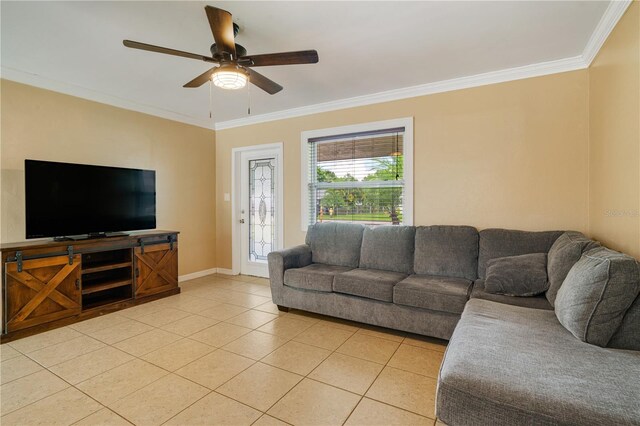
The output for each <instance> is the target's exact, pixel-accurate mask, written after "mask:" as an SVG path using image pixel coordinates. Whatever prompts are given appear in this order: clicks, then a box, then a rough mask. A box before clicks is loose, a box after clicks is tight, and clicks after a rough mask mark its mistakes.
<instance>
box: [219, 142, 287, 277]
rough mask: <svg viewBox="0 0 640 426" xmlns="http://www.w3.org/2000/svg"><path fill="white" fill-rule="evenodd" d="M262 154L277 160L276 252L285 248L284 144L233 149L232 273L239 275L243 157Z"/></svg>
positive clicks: (277, 143)
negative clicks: (239, 214) (247, 154)
mask: <svg viewBox="0 0 640 426" xmlns="http://www.w3.org/2000/svg"><path fill="white" fill-rule="evenodd" d="M252 151H253V152H255V153H256V154H257V153H262V152H264V154H265V157H271V156H272V157H274V158H275V159H276V178H277V182H276V191H277V192H276V197H277V201H276V238H277V243H278V244H277V245H276V246H275V247H274V249H275V250H281V249H282V248H283V247H284V170H283V163H284V161H283V156H284V150H283V144H282V142H276V143H270V144H263V145H251V146H243V147H240V148H232V149H231V259H232V260H231V273H232V274H233V275H238V274H239V273H240V269H241V259H242V243H241V241H240V240H239V239H240V236H241V235H242V231H241V228H240V219H239V217H238V209H239V208H240V205H241V198H240V197H241V196H242V188H241V187H240V185H241V182H242V176H241V175H240V173H241V171H242V164H241V157H242V154H243V153H246V152H252ZM265 271H266V272H265V275H266V276H268V275H269V273H268V269H266V268H265Z"/></svg>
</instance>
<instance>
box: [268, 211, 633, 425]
mask: <svg viewBox="0 0 640 426" xmlns="http://www.w3.org/2000/svg"><path fill="white" fill-rule="evenodd" d="M540 262H544V264H543V266H542V268H543V269H542V275H543V278H544V280H545V281H544V282H543V284H545V286H546V287H545V289H546V288H547V287H548V289H547V290H546V291H545V292H543V293H541V294H538V295H535V296H529V297H514V296H513V295H507V294H510V293H509V291H505V290H504V289H502V291H500V292H496V291H495V288H496V285H497V286H498V288H501V286H503V285H506V286H507V287H508V286H509V285H510V283H511V284H513V283H514V282H516V284H522V283H525V284H526V285H535V284H536V282H535V281H536V279H535V277H536V275H537V276H538V278H539V275H540V269H541V268H540V267H539V265H538V263H540ZM504 264H506V275H505V276H506V278H505V276H499V277H498V278H496V273H497V272H496V271H498V270H499V269H497V268H503V269H504ZM501 265H503V266H501ZM536 268H537V269H536ZM503 272H504V271H503ZM518 274H520V275H518ZM269 275H270V282H271V291H272V297H273V301H274V303H276V304H277V305H278V306H279V307H280V308H281V309H283V310H286V309H288V308H296V309H301V310H305V311H309V312H315V313H320V314H325V315H330V316H335V317H338V318H344V319H349V320H354V321H359V322H363V323H367V324H373V325H378V326H382V327H388V328H393V329H397V330H403V331H407V332H412V333H417V334H422V335H426V336H432V337H437V338H441V339H447V340H450V342H449V345H448V347H447V351H446V354H445V358H444V361H443V364H442V366H441V370H440V375H439V378H438V391H437V403H436V412H437V415H438V417H439V418H440V419H441V420H442V421H443V422H445V423H447V424H450V425H489V424H491V425H495V424H530V425H533V424H535V425H537V424H543V425H547V424H549V425H551V424H593V425H596V424H598V425H601V424H630V425H640V264H638V262H637V261H635V260H634V259H632V258H630V257H629V256H625V255H623V254H620V253H617V252H613V251H611V250H608V249H606V248H603V247H600V245H599V244H598V243H596V242H594V241H591V240H589V239H588V238H586V237H584V236H583V235H582V234H580V233H577V232H563V231H550V232H525V231H514V230H504V229H487V230H483V231H480V232H478V231H477V230H476V229H475V228H473V227H468V226H420V227H409V226H380V227H374V228H369V227H364V226H361V225H356V224H341V223H325V224H316V225H313V226H311V227H309V230H308V232H307V237H306V243H305V244H304V245H300V246H296V247H293V248H290V249H287V250H282V251H278V252H272V253H270V254H269ZM537 281H538V284H539V281H540V280H539V279H538V280H537ZM526 285H525V287H526ZM518 291H520V290H518ZM498 293H502V294H498ZM505 293H506V294H505Z"/></svg>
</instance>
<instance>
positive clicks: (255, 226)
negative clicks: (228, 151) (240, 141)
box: [236, 149, 282, 277]
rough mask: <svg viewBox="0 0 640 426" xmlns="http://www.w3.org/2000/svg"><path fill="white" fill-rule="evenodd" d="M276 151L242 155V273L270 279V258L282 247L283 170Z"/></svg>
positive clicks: (238, 215) (238, 214)
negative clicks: (279, 217)
mask: <svg viewBox="0 0 640 426" xmlns="http://www.w3.org/2000/svg"><path fill="white" fill-rule="evenodd" d="M279 158H280V157H279V153H278V152H277V151H274V150H268V149H267V150H264V149H256V150H247V151H243V152H242V153H241V155H240V163H241V164H240V166H241V167H240V186H241V188H240V203H239V212H238V213H237V215H236V217H237V218H238V222H239V226H240V253H241V261H240V273H242V274H245V275H255V276H260V277H268V276H269V271H268V267H267V255H268V254H269V253H270V252H271V251H273V250H277V249H279V248H280V247H281V245H282V242H281V241H280V236H279V234H280V233H279V231H280V229H279V227H280V226H282V224H281V223H279V220H278V216H279V213H280V212H279V211H278V210H279V208H280V207H279V206H280V205H281V203H280V199H279V197H280V196H281V195H280V194H279V186H280V185H281V183H280V182H279V175H280V171H279V170H278V168H279V167H280V164H279V163H280V162H279Z"/></svg>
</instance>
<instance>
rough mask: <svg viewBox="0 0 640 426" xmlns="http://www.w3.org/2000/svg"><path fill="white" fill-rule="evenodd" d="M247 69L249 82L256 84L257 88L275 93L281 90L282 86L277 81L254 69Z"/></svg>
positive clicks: (271, 93)
mask: <svg viewBox="0 0 640 426" xmlns="http://www.w3.org/2000/svg"><path fill="white" fill-rule="evenodd" d="M247 71H249V82H251V83H253V84H255V85H256V86H258V87H259V88H261V89H262V90H264V91H265V92H267V93H268V94H270V95H275V94H276V93H278V92H279V91H281V90H282V86H280V85H279V84H278V83H276V82H275V81H273V80H269V79H268V78H267V77H265V76H264V75H262V74H260V73H257V72H255V71H254V70H252V69H249V68H247Z"/></svg>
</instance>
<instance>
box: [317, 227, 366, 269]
mask: <svg viewBox="0 0 640 426" xmlns="http://www.w3.org/2000/svg"><path fill="white" fill-rule="evenodd" d="M363 232H364V226H362V225H359V224H356V223H333V222H330V223H316V224H315V225H311V226H309V228H308V230H307V237H306V243H307V245H308V246H309V247H311V261H312V262H313V263H324V264H327V265H336V266H348V267H350V268H357V267H358V263H359V261H360V248H361V246H362V235H363Z"/></svg>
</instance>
